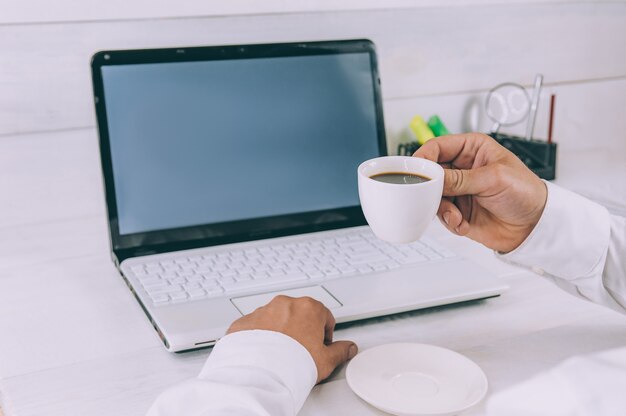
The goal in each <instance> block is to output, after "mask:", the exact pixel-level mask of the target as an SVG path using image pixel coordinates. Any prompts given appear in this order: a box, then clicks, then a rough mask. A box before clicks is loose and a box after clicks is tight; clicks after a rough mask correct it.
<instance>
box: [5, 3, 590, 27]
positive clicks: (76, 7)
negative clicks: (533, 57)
mask: <svg viewBox="0 0 626 416" xmlns="http://www.w3.org/2000/svg"><path fill="white" fill-rule="evenodd" d="M593 1H596V2H598V1H601V0H587V1H584V0H385V1H383V0H306V1H302V0H298V1H293V0H291V1H290V0H265V1H262V2H260V1H256V0H229V1H219V0H207V1H201V0H182V1H177V2H171V1H167V0H133V1H127V0H110V1H107V2H106V3H103V2H99V1H95V0H90V1H77V0H62V1H57V2H55V4H54V7H50V2H48V1H46V0H22V1H11V0H0V10H2V11H3V13H2V15H0V24H3V23H5V24H6V23H12V24H15V23H26V22H27V23H34V22H67V21H100V20H117V19H149V18H172V17H191V16H230V15H244V14H248V15H250V14H281V13H300V12H318V11H332V12H341V11H348V12H353V11H359V10H368V9H393V8H424V7H444V6H447V7H454V6H469V5H486V4H489V5H499V4H515V3H548V2H550V3H557V2H558V3H563V2H570V3H581V2H586V3H589V2H593Z"/></svg>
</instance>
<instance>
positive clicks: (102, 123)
mask: <svg viewBox="0 0 626 416" xmlns="http://www.w3.org/2000/svg"><path fill="white" fill-rule="evenodd" d="M359 52H361V53H363V52H367V53H368V54H369V56H370V65H371V69H372V71H371V72H372V85H373V88H374V91H373V93H374V104H375V112H376V125H377V135H378V147H379V155H380V156H384V155H386V154H387V144H386V139H385V126H384V120H383V108H382V99H381V91H380V77H379V73H378V63H377V59H376V51H375V46H374V43H373V42H371V41H370V40H367V39H356V40H339V41H324V42H298V43H281V44H252V45H226V46H208V47H189V48H167V49H142V50H116V51H101V52H97V53H96V54H95V55H94V56H93V57H92V60H91V72H92V81H93V92H94V103H95V109H96V120H97V125H98V134H99V145H100V158H101V164H102V172H103V177H104V190H105V199H106V205H107V216H108V223H109V236H110V244H111V250H112V252H113V255H114V257H115V259H116V260H117V261H118V262H121V261H122V260H124V259H126V258H129V257H137V256H141V255H147V254H154V253H163V252H171V251H177V250H184V249H190V248H198V247H207V246H213V245H221V244H228V243H235V242H243V241H252V240H259V239H265V238H273V237H282V236H288V235H294V234H303V233H310V232H316V231H324V230H331V229H338V228H346V227H352V226H359V225H365V224H366V221H365V218H364V216H363V212H362V210H361V207H360V205H355V206H351V207H345V208H337V209H331V210H322V211H312V212H304V213H297V214H288V215H279V216H274V217H264V218H255V219H248V220H240V221H232V222H225V223H214V224H204V225H197V226H192V227H183V228H174V229H165V230H157V231H149V232H142V233H134V234H124V235H121V234H120V233H119V226H118V214H117V203H116V199H115V183H114V179H113V167H112V161H111V150H110V143H109V131H108V122H107V115H106V97H105V95H104V86H103V80H102V71H101V68H102V67H103V66H108V65H129V64H148V63H172V62H193V61H210V60H226V59H250V58H269V57H295V56H307V55H330V54H344V53H359ZM355 174H356V173H355ZM269 223H274V224H278V223H280V224H282V227H281V228H276V229H271V228H268V224H269Z"/></svg>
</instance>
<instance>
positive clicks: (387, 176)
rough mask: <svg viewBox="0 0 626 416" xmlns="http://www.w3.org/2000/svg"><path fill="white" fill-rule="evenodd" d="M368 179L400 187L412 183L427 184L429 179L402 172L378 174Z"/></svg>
mask: <svg viewBox="0 0 626 416" xmlns="http://www.w3.org/2000/svg"><path fill="white" fill-rule="evenodd" d="M370 178H372V179H374V180H377V181H380V182H385V183H395V184H400V185H410V184H414V183H422V182H428V181H429V180H430V178H427V177H426V176H421V175H416V174H415V173H404V172H385V173H378V174H376V175H374V176H370Z"/></svg>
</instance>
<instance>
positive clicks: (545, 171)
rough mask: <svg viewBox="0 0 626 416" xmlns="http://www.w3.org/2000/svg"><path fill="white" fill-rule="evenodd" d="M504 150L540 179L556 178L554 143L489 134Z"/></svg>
mask: <svg viewBox="0 0 626 416" xmlns="http://www.w3.org/2000/svg"><path fill="white" fill-rule="evenodd" d="M489 135H490V136H491V137H493V138H494V139H495V140H496V141H497V142H498V143H500V144H501V145H502V146H503V147H504V148H506V149H508V150H509V151H511V152H513V153H514V154H515V155H516V156H517V157H519V158H520V160H521V161H522V162H524V164H525V165H526V166H528V168H529V169H530V170H532V171H533V172H534V173H535V174H536V175H537V176H539V177H540V178H541V179H546V180H552V179H554V178H555V176H556V143H548V142H545V141H540V140H526V139H524V138H521V137H517V136H509V135H507V134H500V133H491V134H489Z"/></svg>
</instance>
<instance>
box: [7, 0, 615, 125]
mask: <svg viewBox="0 0 626 416" xmlns="http://www.w3.org/2000/svg"><path fill="white" fill-rule="evenodd" d="M624 16H626V4H623V3H598V4H575V3H573V4H533V5H510V6H506V7H505V6H498V7H494V6H476V7H458V8H452V9H449V8H426V9H407V10H371V11H360V12H354V13H315V14H288V15H267V16H233V17H220V18H190V19H165V20H148V21H118V22H100V23H81V24H49V25H33V26H30V25H17V26H0V49H1V50H2V51H3V54H2V56H1V57H0V80H1V81H0V86H1V87H2V89H3V93H2V94H1V95H0V135H8V134H13V133H23V132H30V131H43V130H56V129H67V128H75V127H85V126H92V125H94V116H93V105H92V102H91V100H92V98H91V84H90V75H89V70H88V66H89V59H90V56H91V55H92V54H93V53H94V52H96V51H97V50H101V49H116V48H124V49H127V48H148V47H157V46H158V47H167V46H181V45H189V46H193V45H210V44H232V43H248V42H252V43H260V42H282V41H295V40H306V39H337V38H344V39H345V38H355V37H357V38H363V37H368V38H370V39H372V40H374V41H375V42H376V43H377V45H378V49H379V54H380V62H381V73H382V80H383V84H382V85H383V86H382V88H383V94H384V96H385V97H386V98H387V99H391V98H399V97H405V98H407V97H414V96H424V95H434V94H444V93H446V94H448V93H458V92H468V91H484V90H486V89H488V88H490V87H491V86H493V85H494V84H496V83H498V82H501V81H514V82H521V83H524V84H530V83H532V81H533V77H534V74H535V72H537V71H541V72H543V74H544V75H545V77H546V81H547V82H549V83H564V82H571V81H580V80H589V79H604V78H613V77H622V76H624V75H626V56H625V55H624V54H620V53H617V52H616V51H621V50H624V49H626V25H624V24H623V21H624ZM477 22H485V23H484V24H481V23H477ZM487 22H488V23H487ZM43 39H45V42H42V40H43Z"/></svg>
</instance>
